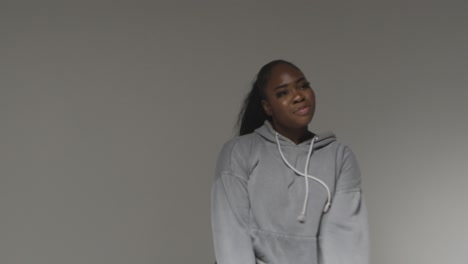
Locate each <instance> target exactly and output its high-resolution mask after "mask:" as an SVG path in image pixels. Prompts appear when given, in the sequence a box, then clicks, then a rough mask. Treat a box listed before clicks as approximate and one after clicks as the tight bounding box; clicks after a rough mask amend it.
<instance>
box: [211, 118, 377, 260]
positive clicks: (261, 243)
mask: <svg viewBox="0 0 468 264" xmlns="http://www.w3.org/2000/svg"><path fill="white" fill-rule="evenodd" d="M309 150H310V151H311V155H310V156H309V158H310V162H308V153H309ZM282 155H283V157H282ZM287 163H289V166H288V164H287ZM306 163H308V164H306ZM306 167H308V169H307V173H305V168H306ZM293 169H296V171H297V172H295V171H294V170H293ZM299 173H301V174H302V175H301V174H299ZM304 176H306V177H307V179H308V182H306V177H304ZM314 176H315V177H316V178H315V179H314ZM320 181H321V182H322V183H320ZM307 185H308V186H307ZM306 189H308V190H309V192H308V195H306ZM327 189H329V191H327ZM328 192H329V193H328ZM211 199H212V211H211V213H212V227H213V238H214V249H215V255H216V260H217V262H218V264H254V263H274V264H289V263H291V264H302V263H304V264H305V263H308V264H368V263H369V239H368V235H369V234H368V224H367V211H366V207H365V204H364V201H363V199H362V192H361V178H360V171H359V167H358V164H357V161H356V158H355V156H354V154H353V153H352V152H351V150H350V149H349V148H348V147H347V146H345V145H343V144H341V143H339V142H337V141H336V138H335V136H334V135H333V134H331V133H326V134H322V135H317V136H315V137H314V138H313V139H310V140H307V141H305V142H302V143H300V144H298V145H296V144H295V143H294V142H292V141H291V140H289V139H288V138H286V137H284V136H282V135H280V134H277V133H276V131H275V130H274V129H273V128H272V126H271V125H270V123H269V122H268V121H266V122H265V124H264V125H263V126H262V127H260V128H258V129H256V130H255V132H253V133H251V134H247V135H244V136H240V137H236V138H234V139H232V140H230V141H228V142H227V143H226V144H225V145H224V147H223V148H222V150H221V153H220V155H219V158H218V162H217V166H216V174H215V179H214V182H213V188H212V197H211ZM329 200H330V201H331V206H330V208H329V210H328V211H327V210H326V209H327V208H326V207H327V206H326V205H327V203H328V202H329ZM325 211H326V212H325ZM301 213H303V214H304V216H303V219H302V220H304V221H300V220H298V216H300V215H301Z"/></svg>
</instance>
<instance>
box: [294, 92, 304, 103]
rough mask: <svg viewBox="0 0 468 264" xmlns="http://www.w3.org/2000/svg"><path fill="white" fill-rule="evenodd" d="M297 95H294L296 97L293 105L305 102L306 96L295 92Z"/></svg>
mask: <svg viewBox="0 0 468 264" xmlns="http://www.w3.org/2000/svg"><path fill="white" fill-rule="evenodd" d="M295 92H296V93H295V94H294V97H293V103H295V104H296V103H300V102H302V101H304V95H303V94H302V93H301V92H300V91H298V90H295Z"/></svg>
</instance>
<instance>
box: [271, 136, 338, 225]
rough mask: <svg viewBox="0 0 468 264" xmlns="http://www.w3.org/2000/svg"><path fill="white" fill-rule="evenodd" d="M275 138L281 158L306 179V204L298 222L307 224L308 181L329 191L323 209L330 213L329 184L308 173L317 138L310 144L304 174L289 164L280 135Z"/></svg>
mask: <svg viewBox="0 0 468 264" xmlns="http://www.w3.org/2000/svg"><path fill="white" fill-rule="evenodd" d="M275 138H276V143H277V145H278V150H279V153H280V155H281V158H282V159H283V161H284V163H286V165H287V166H288V167H289V168H290V169H292V170H293V171H294V172H295V173H297V174H299V175H301V176H303V177H304V179H305V183H306V192H305V197H304V203H303V206H302V212H301V214H300V215H299V217H298V220H299V221H300V222H305V216H306V211H307V202H308V200H309V181H308V179H309V178H310V179H312V180H314V181H316V182H318V183H320V184H321V185H322V186H323V187H325V189H326V190H327V195H328V198H327V203H326V204H325V207H324V209H323V212H325V213H326V212H328V209H329V208H330V205H331V192H330V188H328V186H327V184H326V183H325V182H323V181H322V180H320V179H318V178H316V177H314V176H312V175H308V174H307V171H308V170H309V161H310V157H311V154H312V149H313V147H314V143H315V139H316V137H314V138H313V139H312V142H311V144H310V148H309V153H308V154H307V159H306V165H305V170H304V173H302V172H300V171H298V170H297V169H296V168H294V167H293V166H292V165H291V164H290V163H289V162H288V160H286V158H285V157H284V154H283V151H282V150H281V144H280V142H279V139H278V133H275Z"/></svg>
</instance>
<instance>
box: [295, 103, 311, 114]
mask: <svg viewBox="0 0 468 264" xmlns="http://www.w3.org/2000/svg"><path fill="white" fill-rule="evenodd" d="M309 112H310V106H309V105H306V106H303V107H300V108H299V109H297V110H296V111H295V112H294V113H295V114H298V115H307V114H309Z"/></svg>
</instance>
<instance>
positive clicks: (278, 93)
mask: <svg viewBox="0 0 468 264" xmlns="http://www.w3.org/2000/svg"><path fill="white" fill-rule="evenodd" d="M287 94H288V91H287V90H282V91H279V92H277V93H276V94H275V95H276V97H277V98H280V97H283V96H285V95H287Z"/></svg>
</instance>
